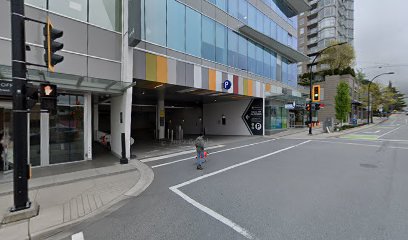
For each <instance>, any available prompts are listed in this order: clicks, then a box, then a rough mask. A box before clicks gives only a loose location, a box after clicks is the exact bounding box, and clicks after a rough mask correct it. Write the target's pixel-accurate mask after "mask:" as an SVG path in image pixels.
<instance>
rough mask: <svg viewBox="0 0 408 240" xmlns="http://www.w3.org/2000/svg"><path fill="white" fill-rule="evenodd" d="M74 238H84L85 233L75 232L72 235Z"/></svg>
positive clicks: (82, 239) (74, 239) (80, 239)
mask: <svg viewBox="0 0 408 240" xmlns="http://www.w3.org/2000/svg"><path fill="white" fill-rule="evenodd" d="M71 239H72V240H84V234H83V232H79V233H75V234H74V235H72V236H71Z"/></svg>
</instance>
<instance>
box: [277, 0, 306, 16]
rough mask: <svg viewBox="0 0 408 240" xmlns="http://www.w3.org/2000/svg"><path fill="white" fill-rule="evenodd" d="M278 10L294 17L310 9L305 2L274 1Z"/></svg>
mask: <svg viewBox="0 0 408 240" xmlns="http://www.w3.org/2000/svg"><path fill="white" fill-rule="evenodd" d="M274 2H275V3H276V5H277V6H278V8H279V9H280V10H281V11H282V12H283V13H284V14H285V15H286V16H287V17H289V18H290V17H294V16H296V15H299V14H300V13H302V12H306V11H308V10H309V9H310V6H309V4H308V3H307V2H306V1H305V0H281V1H274Z"/></svg>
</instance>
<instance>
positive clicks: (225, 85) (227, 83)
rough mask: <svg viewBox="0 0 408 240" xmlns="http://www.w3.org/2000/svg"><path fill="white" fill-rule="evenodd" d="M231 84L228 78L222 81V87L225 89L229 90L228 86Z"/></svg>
mask: <svg viewBox="0 0 408 240" xmlns="http://www.w3.org/2000/svg"><path fill="white" fill-rule="evenodd" d="M231 86H232V83H231V81H230V80H228V79H227V80H225V81H224V82H223V83H222V87H223V88H224V89H225V90H229V89H230V88H231Z"/></svg>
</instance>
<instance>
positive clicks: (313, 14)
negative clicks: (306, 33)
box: [307, 8, 320, 19]
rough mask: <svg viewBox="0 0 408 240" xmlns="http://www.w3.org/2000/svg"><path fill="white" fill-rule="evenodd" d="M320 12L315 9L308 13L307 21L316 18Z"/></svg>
mask: <svg viewBox="0 0 408 240" xmlns="http://www.w3.org/2000/svg"><path fill="white" fill-rule="evenodd" d="M319 11H320V8H315V9H313V10H311V11H310V12H309V14H308V15H307V16H308V18H309V19H311V18H315V17H317V13H318V12H319Z"/></svg>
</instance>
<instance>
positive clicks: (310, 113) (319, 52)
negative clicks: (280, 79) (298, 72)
mask: <svg viewBox="0 0 408 240" xmlns="http://www.w3.org/2000/svg"><path fill="white" fill-rule="evenodd" d="M344 44H347V42H341V43H337V44H334V45H331V46H328V47H326V48H324V49H322V50H320V51H318V52H317V53H314V54H310V55H308V56H309V57H311V56H313V55H316V56H315V58H314V59H313V61H312V63H311V64H310V67H309V77H310V109H309V135H312V118H313V116H312V103H313V99H312V88H313V85H312V79H313V71H312V68H313V65H314V63H315V61H316V59H317V58H318V57H319V56H320V55H321V54H322V53H323V52H324V51H326V50H327V49H329V48H332V47H336V46H340V45H344Z"/></svg>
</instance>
